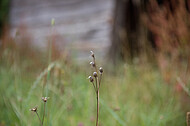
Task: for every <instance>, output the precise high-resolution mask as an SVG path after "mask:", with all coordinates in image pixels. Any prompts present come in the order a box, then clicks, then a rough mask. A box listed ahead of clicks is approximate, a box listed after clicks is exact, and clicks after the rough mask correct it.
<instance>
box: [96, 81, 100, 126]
mask: <svg viewBox="0 0 190 126" xmlns="http://www.w3.org/2000/svg"><path fill="white" fill-rule="evenodd" d="M97 86H98V87H97V92H96V96H97V101H96V102H97V116H96V126H98V119H99V83H98V84H97Z"/></svg>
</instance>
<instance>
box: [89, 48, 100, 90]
mask: <svg viewBox="0 0 190 126" xmlns="http://www.w3.org/2000/svg"><path fill="white" fill-rule="evenodd" d="M91 57H92V58H93V61H91V62H90V65H91V66H92V68H93V69H94V72H93V74H92V76H89V77H88V79H89V81H90V82H91V83H92V84H93V86H94V89H95V91H96V92H97V91H98V90H99V88H100V84H101V79H102V74H103V68H102V67H100V68H99V69H98V68H97V65H96V62H95V55H94V53H93V52H92V51H91ZM94 81H95V83H94Z"/></svg>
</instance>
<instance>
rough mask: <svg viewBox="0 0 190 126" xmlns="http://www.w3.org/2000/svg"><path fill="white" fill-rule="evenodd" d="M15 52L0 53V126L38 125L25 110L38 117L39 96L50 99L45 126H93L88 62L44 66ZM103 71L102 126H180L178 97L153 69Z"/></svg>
mask: <svg viewBox="0 0 190 126" xmlns="http://www.w3.org/2000/svg"><path fill="white" fill-rule="evenodd" d="M17 51H18V50H16V51H12V50H9V49H4V50H3V51H2V52H1V60H0V95H1V96H0V109H1V111H0V126H37V125H39V121H38V118H37V117H36V115H35V114H34V113H33V112H31V111H30V110H29V109H30V108H33V107H35V106H38V112H39V115H40V117H42V115H43V102H42V100H41V97H43V96H48V97H50V99H49V100H48V102H47V106H46V112H47V113H46V117H45V121H44V123H45V125H47V126H93V125H95V120H96V97H95V93H94V91H93V86H92V84H91V83H90V82H89V80H88V79H87V77H88V76H89V75H90V74H91V73H92V72H91V69H90V65H89V64H88V61H87V62H86V63H84V65H76V64H74V63H73V62H72V61H64V60H62V59H59V60H56V61H55V62H49V63H47V62H46V61H48V60H43V59H48V58H47V57H46V58H44V57H43V55H41V56H40V55H38V58H39V59H41V60H42V61H40V63H39V62H38V60H36V59H32V58H31V57H35V56H31V55H26V56H25V54H20V53H17ZM23 55H24V56H23ZM97 59H98V58H97ZM89 60H90V59H89ZM101 62H102V61H101ZM48 64H49V65H48ZM106 66H107V64H106V63H104V64H103V67H104V68H105V70H104V71H105V72H104V75H103V80H102V85H101V89H100V125H101V126H185V112H183V111H182V107H181V104H180V100H179V95H178V94H177V93H176V92H175V90H174V89H173V88H171V86H170V85H168V84H166V83H164V81H163V80H162V77H161V74H160V72H159V70H158V69H157V68H154V67H152V66H149V65H128V64H123V65H121V66H119V67H118V68H115V69H111V68H110V67H107V68H106ZM113 71H114V72H113Z"/></svg>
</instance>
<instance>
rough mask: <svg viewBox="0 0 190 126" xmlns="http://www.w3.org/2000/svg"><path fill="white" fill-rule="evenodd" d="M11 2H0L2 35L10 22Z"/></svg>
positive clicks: (5, 0) (0, 32)
mask: <svg viewBox="0 0 190 126" xmlns="http://www.w3.org/2000/svg"><path fill="white" fill-rule="evenodd" d="M9 4H10V0H0V35H1V34H2V28H3V26H4V24H5V22H7V21H8V14H9Z"/></svg>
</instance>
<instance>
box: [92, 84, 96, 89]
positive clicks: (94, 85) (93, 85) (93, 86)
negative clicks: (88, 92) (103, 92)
mask: <svg viewBox="0 0 190 126" xmlns="http://www.w3.org/2000/svg"><path fill="white" fill-rule="evenodd" d="M92 84H93V87H94V90H95V91H96V87H95V85H94V82H92Z"/></svg>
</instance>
